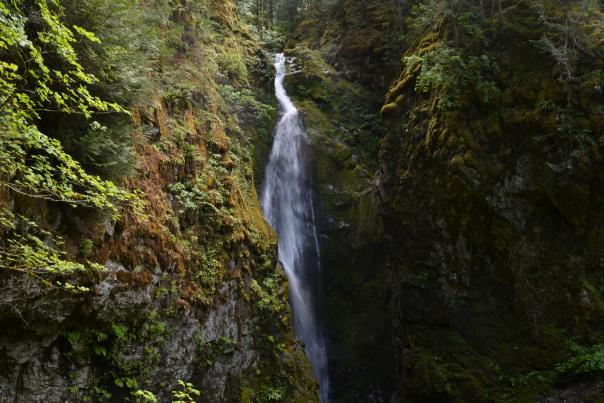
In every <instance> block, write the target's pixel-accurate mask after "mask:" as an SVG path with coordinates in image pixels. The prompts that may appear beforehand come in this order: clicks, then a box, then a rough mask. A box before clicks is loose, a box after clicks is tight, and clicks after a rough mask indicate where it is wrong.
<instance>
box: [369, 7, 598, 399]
mask: <svg viewBox="0 0 604 403" xmlns="http://www.w3.org/2000/svg"><path fill="white" fill-rule="evenodd" d="M588 3H589V2H569V3H566V4H563V5H562V4H560V3H559V2H554V1H544V2H537V1H509V2H502V8H501V10H499V11H498V10H497V9H495V10H491V11H490V12H489V11H488V10H487V11H486V12H485V13H484V14H483V15H482V16H481V15H480V11H479V10H478V11H476V10H473V9H472V7H471V6H468V5H463V4H462V3H459V4H461V8H462V10H455V9H453V10H449V11H451V13H453V14H448V13H446V12H443V14H441V15H439V14H438V13H437V14H433V15H428V16H427V15H424V17H426V18H428V17H430V18H433V17H434V18H435V19H436V21H437V22H436V23H434V24H433V25H430V26H425V27H423V28H422V29H418V30H416V31H415V33H416V35H415V37H414V41H413V42H412V44H411V46H410V47H409V48H408V49H407V50H406V51H405V53H404V55H403V56H404V57H403V67H402V73H401V75H400V77H399V78H398V79H397V80H395V81H394V82H393V83H392V85H391V87H390V89H389V90H388V93H387V96H386V102H385V105H384V107H383V108H382V117H383V121H384V125H385V127H386V134H385V137H384V139H383V143H382V150H381V155H380V160H381V164H382V165H381V166H382V168H381V174H380V187H381V190H382V192H383V205H382V206H383V209H384V210H383V214H384V217H385V218H384V222H385V232H386V233H387V234H388V237H389V245H390V247H389V252H390V254H389V259H390V264H391V273H392V276H393V277H392V279H393V284H392V287H393V292H394V295H393V312H392V313H393V317H392V320H393V339H394V340H395V351H396V352H397V354H396V362H397V364H396V370H397V377H398V380H397V382H396V385H397V393H396V395H395V399H397V400H402V401H426V400H430V401H467V402H470V401H476V402H485V401H518V402H524V401H536V400H538V399H539V398H540V397H542V398H544V399H545V397H547V396H550V395H551V396H556V397H551V398H549V400H547V399H546V400H545V401H559V400H556V399H562V397H561V396H567V397H568V398H570V397H572V398H574V399H578V400H572V399H571V400H572V401H597V399H599V398H601V396H602V392H603V390H602V383H601V377H602V370H603V369H604V368H603V367H602V365H601V364H602V363H601V361H600V358H599V357H601V354H602V351H603V350H602V346H603V345H602V344H601V343H602V342H603V335H604V333H603V328H602V323H603V321H602V319H603V314H604V310H603V307H604V304H603V302H604V300H603V297H604V294H602V290H603V289H604V288H603V286H604V283H603V282H602V281H603V278H602V273H603V271H602V269H603V268H604V266H603V265H602V262H603V261H602V247H603V246H604V238H603V237H602V235H603V233H602V224H603V218H604V216H603V214H604V205H603V195H604V193H603V190H604V189H603V188H602V184H603V183H604V182H603V181H602V180H603V179H604V178H603V177H602V172H603V171H602V168H603V166H602V151H603V149H602V146H603V143H602V139H603V137H602V135H603V134H604V132H603V131H602V129H603V127H604V126H603V120H602V119H603V118H604V108H603V101H604V98H603V96H602V90H601V85H602V82H603V80H604V75H603V73H604V70H603V68H604V64H602V60H603V59H602V43H603V42H602V38H603V36H602V30H601V25H600V24H601V21H602V20H601V18H602V11H601V6H600V5H598V4H596V3H589V4H588ZM451 7H452V8H453V7H454V6H451ZM441 11H442V10H441ZM464 11H465V12H467V13H469V15H470V17H466V18H470V20H469V21H468V20H466V21H465V22H463V24H465V25H462V20H461V18H459V19H455V18H456V16H457V15H461V13H462V12H464ZM483 11H484V10H483ZM471 13H475V14H471ZM451 15H453V17H451ZM472 15H474V17H472ZM421 18H422V10H421V9H416V10H415V14H412V15H411V17H410V19H413V20H414V21H413V22H415V23H417V21H421ZM598 21H599V22H598ZM564 24H567V25H566V26H567V27H570V26H571V25H572V28H569V31H571V30H572V33H570V32H569V31H566V30H564V29H562V28H561V26H562V25H564ZM594 24H595V25H594ZM597 26H599V28H597ZM469 27H471V29H470V28H469ZM565 38H566V39H568V40H569V41H574V43H575V45H576V46H578V48H572V46H575V45H569V46H568V47H567V46H566V45H568V44H569V43H570V42H566V44H565V42H564V39H565ZM569 38H572V39H569ZM579 48H580V49H579ZM557 51H562V52H568V53H567V54H571V53H572V52H575V53H572V54H573V56H572V57H573V58H574V60H568V59H565V60H563V59H560V54H559V53H556V52H557ZM566 68H569V69H571V70H572V72H570V71H569V70H565V69H566ZM571 76H572V78H571ZM552 389H562V390H565V389H568V390H566V391H565V392H552Z"/></svg>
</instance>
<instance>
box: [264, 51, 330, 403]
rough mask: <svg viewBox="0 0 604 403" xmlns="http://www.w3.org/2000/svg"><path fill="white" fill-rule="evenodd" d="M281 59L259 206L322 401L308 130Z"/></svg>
mask: <svg viewBox="0 0 604 403" xmlns="http://www.w3.org/2000/svg"><path fill="white" fill-rule="evenodd" d="M285 64H286V59H285V56H284V55H283V54H282V53H281V54H278V55H277V56H276V58H275V69H276V71H277V75H276V77H275V94H276V96H277V100H278V101H279V106H280V111H281V115H280V120H279V123H278V124H277V127H276V129H275V137H274V140H273V148H272V151H271V155H270V160H269V163H268V165H267V167H266V177H265V180H264V189H263V191H262V209H263V211H264V216H265V218H266V219H267V221H268V222H269V224H270V225H271V226H272V227H273V228H274V229H275V230H276V231H277V234H278V235H279V260H280V261H281V263H282V264H283V267H284V268H285V272H286V273H287V277H288V279H289V290H290V303H291V305H292V310H293V313H294V328H295V330H296V334H297V335H298V337H300V339H302V341H303V342H304V344H305V350H306V355H307V356H308V358H309V359H310V362H311V363H312V365H313V368H314V372H315V376H316V377H317V379H318V381H319V384H320V386H321V401H322V402H323V403H326V402H327V401H328V394H329V378H328V372H327V354H326V349H325V342H324V339H323V337H322V335H321V332H320V329H319V326H318V323H317V318H316V306H315V303H316V301H315V299H316V289H313V287H312V283H313V282H312V278H313V277H316V276H317V274H318V273H316V271H317V270H319V256H318V255H319V243H318V239H317V232H316V225H315V217H314V208H313V197H312V189H311V187H310V185H309V178H308V176H307V169H306V160H305V159H304V158H303V151H304V146H305V136H306V134H305V132H304V128H303V126H302V122H301V121H300V117H299V115H298V110H297V109H296V107H295V106H294V104H293V102H292V100H291V99H290V98H289V96H288V95H287V92H286V91H285V88H284V86H283V80H284V79H285V70H286V65H285ZM313 271H315V273H313Z"/></svg>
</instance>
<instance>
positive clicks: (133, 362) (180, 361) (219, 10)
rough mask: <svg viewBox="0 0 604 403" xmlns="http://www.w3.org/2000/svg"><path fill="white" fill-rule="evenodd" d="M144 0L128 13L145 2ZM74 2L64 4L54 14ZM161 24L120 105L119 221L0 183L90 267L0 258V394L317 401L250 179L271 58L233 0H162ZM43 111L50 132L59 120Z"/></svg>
mask: <svg viewBox="0 0 604 403" xmlns="http://www.w3.org/2000/svg"><path fill="white" fill-rule="evenodd" d="M66 3H69V2H66ZM143 3H145V2H141V5H140V7H141V9H140V10H139V11H138V12H141V13H144V12H146V11H149V12H151V10H153V7H154V5H151V4H149V5H145V4H143ZM99 4H101V5H102V4H104V3H99ZM134 7H139V6H138V5H135V6H134ZM74 10H75V11H74ZM85 10H87V9H86V8H85V7H82V8H81V9H78V8H74V7H72V8H69V6H68V5H67V8H66V14H65V15H63V17H64V18H67V19H69V18H70V17H71V16H72V15H71V14H70V12H71V13H76V14H77V13H78V12H81V13H85ZM103 11H108V12H112V13H117V12H121V11H124V10H121V9H118V6H117V5H115V6H114V8H111V7H109V9H107V7H105V8H101V7H100V6H99V7H98V9H97V11H96V12H98V13H102V12H103ZM78 17H80V18H81V16H78ZM133 24H134V22H133ZM157 28H158V29H159V34H158V35H159V36H160V37H161V38H168V39H166V43H167V45H166V48H165V50H166V51H167V52H169V54H167V55H163V56H162V55H160V56H161V57H160V58H159V59H155V60H154V62H153V64H150V65H148V66H144V69H143V70H144V74H145V76H144V80H143V81H144V82H145V88H146V91H145V92H144V93H141V94H139V96H138V97H137V98H136V99H135V100H133V101H132V102H131V103H130V104H129V105H127V107H128V109H129V110H130V112H131V117H132V122H131V123H129V124H127V125H126V129H125V130H129V132H128V137H130V138H131V146H132V155H133V158H134V166H133V173H132V174H131V175H130V176H127V177H126V178H125V179H123V180H122V182H123V185H124V186H125V187H126V188H128V189H132V190H136V192H137V194H138V197H139V199H140V201H141V205H142V207H141V209H142V210H138V211H135V210H132V209H127V210H126V211H124V212H123V214H122V216H121V218H120V219H118V220H115V219H112V217H111V216H108V215H107V214H105V213H102V212H98V211H95V210H93V209H87V208H73V207H70V206H66V205H64V204H61V203H57V202H52V201H44V200H39V199H32V198H29V197H27V196H24V195H20V194H18V193H15V192H10V191H8V192H5V191H3V192H2V194H1V203H2V206H3V208H6V209H9V210H10V211H11V212H12V213H13V214H14V216H15V217H22V218H23V220H25V221H24V223H23V224H19V225H20V230H21V231H24V232H27V231H38V232H39V233H40V234H41V235H40V236H41V237H42V239H43V240H44V242H47V243H49V244H51V246H52V247H53V248H57V249H60V250H61V253H63V254H64V256H65V257H66V258H68V259H70V260H73V261H75V262H79V261H82V262H84V261H91V262H95V263H98V264H100V266H99V265H96V266H95V267H96V269H95V270H86V271H83V272H81V273H76V274H65V275H62V274H60V273H59V274H53V275H50V276H49V275H47V274H45V273H44V272H41V273H40V274H39V275H38V274H36V272H34V273H30V274H29V275H26V274H23V273H21V272H11V271H10V270H3V271H2V273H1V274H0V294H1V295H2V297H1V298H0V300H1V302H0V326H1V327H2V328H3V329H4V330H3V331H2V332H1V334H0V401H2V402H5V401H6V402H8V401H10V402H28V403H29V402H59V401H61V402H64V401H73V402H75V401H95V402H99V401H120V402H121V401H161V402H164V401H172V399H175V398H176V395H174V392H175V391H176V392H179V391H180V392H182V393H185V394H190V395H191V396H192V397H193V398H194V399H195V401H204V402H206V401H207V402H219V401H221V402H222V401H241V402H254V401H267V400H272V401H288V402H290V401H299V402H309V401H316V400H317V386H316V383H315V380H314V378H313V375H312V371H311V368H310V364H309V363H308V361H307V359H306V357H305V356H304V352H303V348H302V346H301V345H300V342H299V341H297V340H296V339H295V337H294V335H293V331H292V323H291V313H290V311H289V306H288V304H287V293H288V292H287V283H286V278H285V275H284V273H283V272H282V269H281V268H280V266H278V264H277V259H276V236H275V234H274V232H273V231H272V230H271V229H270V228H269V227H268V226H267V224H266V223H265V222H264V220H263V218H262V215H261V211H260V207H259V202H258V199H257V195H256V191H255V186H256V184H257V178H256V177H255V176H254V166H255V144H256V143H258V144H262V141H264V140H263V137H266V135H267V133H269V132H270V130H271V127H272V125H273V120H274V117H275V110H274V108H273V106H272V104H273V100H272V96H271V95H270V94H271V90H272V88H271V83H270V82H265V81H263V80H261V79H260V78H259V77H261V76H263V75H264V73H265V72H266V71H271V65H270V63H268V62H267V60H266V57H265V56H264V54H263V52H262V50H261V47H260V43H259V42H258V40H257V39H256V37H255V36H254V34H253V32H252V31H251V29H250V28H248V27H247V26H246V25H245V24H244V23H242V22H241V21H239V20H238V18H237V16H236V14H235V7H234V3H233V2H232V1H223V0H220V1H210V0H208V1H201V2H191V1H181V2H177V3H174V8H173V9H172V10H171V11H170V12H169V13H168V14H167V16H166V19H165V20H160V21H157ZM99 36H101V39H104V38H103V37H102V32H101V33H99ZM106 39H107V40H108V41H111V39H112V38H106ZM121 39H122V40H125V38H121ZM150 43H151V42H150ZM150 46H152V45H150ZM116 49H117V50H119V49H121V48H116ZM162 57H163V58H164V59H163V60H162ZM144 62H145V61H143V60H140V61H139V63H144ZM258 71H260V72H262V74H257V72H258ZM252 91H254V93H255V94H254V95H252ZM55 116H56V115H55ZM42 119H43V124H44V125H45V126H46V127H47V129H48V130H49V131H50V132H52V131H53V129H56V128H57V126H59V127H60V123H59V122H61V119H62V118H55V117H47V116H42ZM55 131H57V130H55ZM58 131H60V130H58ZM56 136H58V137H59V136H60V133H58V134H56ZM3 189H5V188H3ZM27 220H29V221H27ZM28 222H31V223H34V222H35V223H36V226H35V229H34V227H27V226H28V224H27V223H28ZM5 235H6V234H5ZM58 238H62V240H63V242H62V244H60V245H54V244H52V242H53V240H54V239H58ZM3 242H4V241H2V245H3V246H4V243H3ZM57 281H60V284H70V285H71V286H73V287H84V288H82V289H81V290H85V289H88V291H81V290H80V289H79V288H77V290H74V289H73V287H71V286H70V287H63V286H56V284H57ZM180 381H182V382H184V383H181V382H180ZM193 389H195V390H198V391H199V392H200V393H199V394H198V395H196V394H195V393H194V392H192V390H193ZM154 399H155V400H154Z"/></svg>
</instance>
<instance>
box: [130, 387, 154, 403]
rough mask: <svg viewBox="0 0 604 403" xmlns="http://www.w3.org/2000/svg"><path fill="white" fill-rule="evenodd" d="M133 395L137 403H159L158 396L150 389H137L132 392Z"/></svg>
mask: <svg viewBox="0 0 604 403" xmlns="http://www.w3.org/2000/svg"><path fill="white" fill-rule="evenodd" d="M132 396H134V398H135V401H136V402H137V403H139V402H140V403H157V397H156V396H155V394H153V392H149V391H148V390H140V389H139V390H137V391H134V392H132Z"/></svg>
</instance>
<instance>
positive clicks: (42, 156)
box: [0, 0, 138, 291]
mask: <svg viewBox="0 0 604 403" xmlns="http://www.w3.org/2000/svg"><path fill="white" fill-rule="evenodd" d="M62 13H63V9H62V7H61V5H60V2H59V1H57V0H51V1H46V0H36V1H33V2H25V1H22V0H15V1H12V2H10V3H6V2H3V3H1V4H0V52H1V54H2V61H1V62H0V160H1V161H2V164H1V165H0V186H2V187H4V188H5V189H8V190H10V191H12V192H14V193H16V194H18V195H21V196H25V197H29V198H38V199H44V200H48V201H53V202H64V203H67V204H68V205H70V206H74V207H75V206H86V207H94V208H97V209H100V210H103V211H108V212H110V213H111V214H112V215H113V217H114V218H118V217H119V215H120V206H121V205H123V204H124V203H136V202H137V200H138V199H137V197H136V195H135V194H133V193H130V192H127V191H125V190H124V189H121V188H119V187H118V186H116V185H114V184H113V183H112V182H109V181H105V180H102V179H101V178H99V177H98V176H94V175H91V174H89V173H88V172H86V171H85V170H84V169H83V168H82V166H81V165H80V164H79V163H78V162H77V161H76V160H75V159H74V158H72V156H71V155H69V154H68V153H66V152H65V150H64V147H63V145H62V144H61V143H60V142H59V141H58V140H56V139H52V138H50V137H49V136H48V135H46V134H44V133H42V131H41V130H40V129H39V127H38V126H37V124H38V122H39V119H40V116H41V113H59V114H61V115H69V116H79V117H80V118H82V117H83V118H85V119H89V118H91V117H92V115H93V114H94V113H99V112H100V113H126V111H125V110H124V109H123V108H122V107H120V106H119V105H118V104H116V103H112V102H107V101H104V100H102V99H101V98H99V97H97V96H95V95H93V94H92V93H91V90H90V88H91V87H92V86H93V85H94V84H95V83H97V82H98V80H97V79H96V77H95V76H93V75H92V74H90V73H88V72H87V71H86V70H85V68H84V67H83V66H82V65H81V64H80V61H79V58H78V55H77V52H76V49H75V46H76V44H77V43H78V42H81V41H84V42H90V43H94V44H98V42H99V39H98V38H97V37H96V36H95V35H94V34H93V33H91V32H89V31H87V30H86V29H84V28H82V27H81V26H78V25H71V26H68V25H66V24H65V23H64V22H63V21H62V19H61V16H62ZM2 215H3V216H4V217H5V220H3V223H4V225H3V226H2V228H1V230H2V232H3V234H4V236H5V242H4V243H3V246H2V248H1V249H0V267H2V268H4V269H11V270H16V271H20V272H25V273H29V274H32V275H34V276H36V277H39V278H41V277H40V276H41V275H42V274H57V273H62V274H65V273H69V272H76V271H82V270H85V269H88V268H99V267H98V265H93V264H88V263H86V264H82V263H75V262H72V261H70V260H68V259H67V257H66V255H65V254H64V253H63V252H61V251H60V246H61V240H60V239H59V238H58V237H54V238H53V237H52V236H50V234H48V233H46V232H44V231H43V230H42V229H40V228H38V226H37V224H36V223H35V222H34V221H32V220H27V219H26V218H25V217H17V218H15V217H10V216H11V215H12V213H10V212H8V211H6V210H2ZM25 221H27V225H25V226H24V225H18V224H19V223H21V224H23V223H24V222H25ZM23 228H26V229H25V230H23ZM48 241H50V242H48ZM44 281H45V282H46V283H47V284H50V283H49V282H48V281H46V280H44ZM56 284H60V285H61V286H62V287H64V288H67V289H70V290H75V291H84V290H85V287H78V286H74V285H72V284H71V283H68V282H67V283H62V282H61V283H56Z"/></svg>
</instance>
